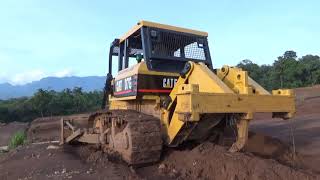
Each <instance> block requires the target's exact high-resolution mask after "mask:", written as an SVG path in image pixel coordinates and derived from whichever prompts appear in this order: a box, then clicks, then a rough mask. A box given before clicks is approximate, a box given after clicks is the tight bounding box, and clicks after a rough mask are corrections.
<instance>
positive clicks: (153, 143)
mask: <svg viewBox="0 0 320 180" xmlns="http://www.w3.org/2000/svg"><path fill="white" fill-rule="evenodd" d="M207 38H208V33H206V32H202V31H197V30H191V29H186V28H181V27H175V26H171V25H164V24H159V23H154V22H149V21H140V22H138V23H137V24H136V25H135V26H134V27H133V28H132V29H131V30H130V31H129V32H127V33H126V34H124V36H122V37H121V38H119V39H115V40H114V41H113V42H112V43H111V46H110V50H109V66H108V74H107V76H106V83H105V88H104V98H103V103H102V109H101V110H98V111H96V112H94V113H92V114H91V115H90V116H89V118H88V119H87V120H86V121H81V122H79V121H77V120H75V119H62V120H61V140H60V141H61V144H70V143H71V144H72V143H80V144H96V145H97V146H98V147H101V148H102V149H104V150H107V151H112V152H116V153H118V154H119V155H121V157H122V159H123V160H124V161H126V162H127V163H128V164H129V165H140V164H145V163H153V162H156V161H158V160H159V159H160V155H161V151H162V149H163V147H164V146H167V147H177V146H181V145H182V144H183V143H186V142H202V141H205V140H208V138H212V137H219V136H220V135H221V132H222V134H223V131H224V129H226V127H229V126H231V127H234V130H235V131H234V134H235V138H234V142H232V144H230V146H229V148H230V149H229V151H230V152H236V151H240V150H242V149H243V148H244V147H245V145H246V143H247V140H248V127H249V123H250V121H251V120H253V116H254V114H255V113H271V114H272V117H273V118H282V119H284V120H288V119H290V118H292V117H293V115H294V114H295V95H294V93H293V91H292V90H290V89H278V90H272V92H269V91H267V90H265V89H264V88H263V87H261V86H260V85H259V84H258V83H257V82H255V81H254V80H253V79H251V78H250V77H249V76H248V72H247V71H245V70H242V69H241V68H238V67H230V66H227V65H225V66H223V67H222V68H220V69H214V67H213V65H212V61H211V54H210V51H209V45H208V39H207ZM115 68H117V69H115ZM113 72H116V73H113ZM114 74H116V76H114Z"/></svg>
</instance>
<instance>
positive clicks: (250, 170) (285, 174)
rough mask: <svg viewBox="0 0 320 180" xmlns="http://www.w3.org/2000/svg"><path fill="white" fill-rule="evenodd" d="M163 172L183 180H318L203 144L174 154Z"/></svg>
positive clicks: (299, 171) (165, 161) (270, 163)
mask: <svg viewBox="0 0 320 180" xmlns="http://www.w3.org/2000/svg"><path fill="white" fill-rule="evenodd" d="M162 163H163V165H161V167H160V169H161V168H163V172H167V173H171V174H172V175H173V176H176V177H178V178H180V179H239V180H240V179H252V180H255V179H297V180H301V179H317V178H320V177H317V176H316V175H313V174H311V173H310V172H305V171H302V170H294V169H292V168H290V167H288V166H285V165H282V164H280V163H278V162H277V161H275V160H271V159H262V158H259V157H256V156H254V155H252V154H244V153H232V154H231V153H229V152H228V151H227V149H226V148H225V147H222V146H218V145H214V144H211V143H203V144H201V145H199V146H197V147H196V148H194V149H192V150H187V151H173V152H171V153H170V154H169V156H168V157H166V158H165V159H164V161H163V162H162Z"/></svg>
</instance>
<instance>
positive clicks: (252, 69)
mask: <svg viewBox="0 0 320 180" xmlns="http://www.w3.org/2000/svg"><path fill="white" fill-rule="evenodd" d="M237 67H240V68H242V69H243V70H246V71H248V73H249V76H250V77H251V78H252V79H254V80H255V81H257V82H258V83H259V84H260V85H262V86H263V87H264V88H266V89H267V90H272V89H279V88H297V87H305V86H313V85H315V84H320V58H319V56H317V55H305V56H302V57H300V58H298V57H297V53H296V52H294V51H286V52H285V53H284V54H283V55H282V56H279V57H278V58H277V59H276V60H275V61H274V63H273V64H271V65H258V64H256V63H254V62H252V61H251V60H248V59H245V60H243V61H241V62H240V63H239V64H238V65H237Z"/></svg>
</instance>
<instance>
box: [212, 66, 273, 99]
mask: <svg viewBox="0 0 320 180" xmlns="http://www.w3.org/2000/svg"><path fill="white" fill-rule="evenodd" d="M217 76H218V77H219V78H220V79H221V80H222V81H223V83H225V84H226V85H227V86H229V87H230V88H231V89H232V90H233V91H234V92H236V93H238V94H265V95H267V94H270V93H269V92H268V91H267V90H265V89H264V88H263V87H262V86H260V85H259V84H258V83H257V82H255V81H254V80H253V79H251V78H250V77H249V76H248V73H247V72H246V71H243V70H242V69H241V68H237V67H229V66H223V67H222V68H221V69H218V71H217Z"/></svg>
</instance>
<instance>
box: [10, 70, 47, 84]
mask: <svg viewBox="0 0 320 180" xmlns="http://www.w3.org/2000/svg"><path fill="white" fill-rule="evenodd" d="M45 76H46V74H45V73H44V72H43V71H42V70H31V71H27V72H22V73H18V74H15V75H14V76H13V77H12V78H9V81H10V83H11V84H14V85H21V84H26V83H29V82H32V81H37V80H40V79H42V78H43V77H45Z"/></svg>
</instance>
